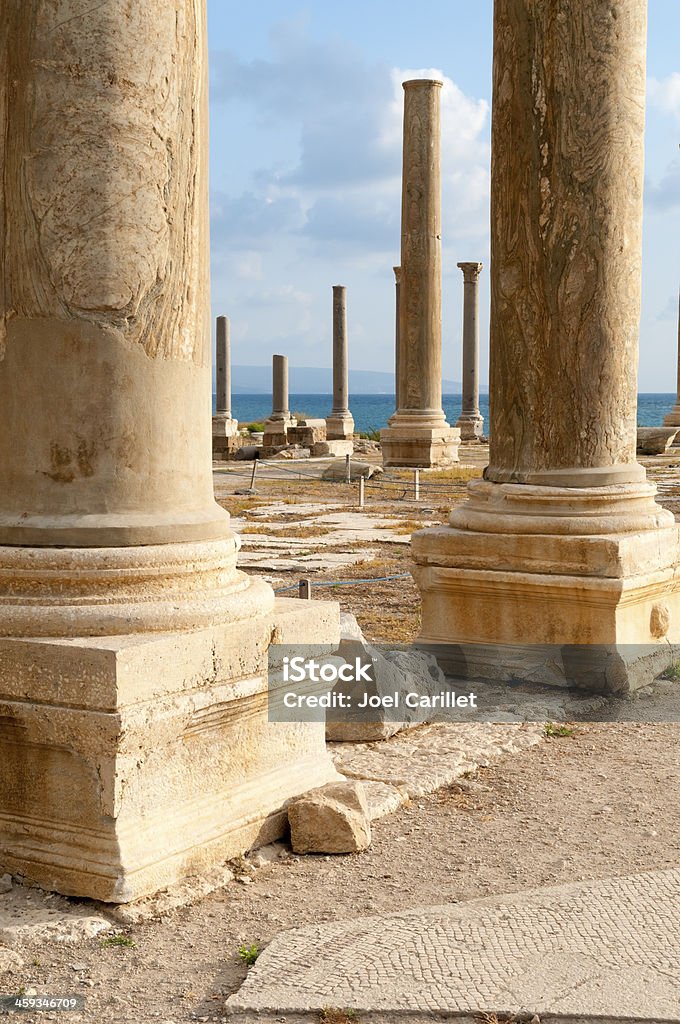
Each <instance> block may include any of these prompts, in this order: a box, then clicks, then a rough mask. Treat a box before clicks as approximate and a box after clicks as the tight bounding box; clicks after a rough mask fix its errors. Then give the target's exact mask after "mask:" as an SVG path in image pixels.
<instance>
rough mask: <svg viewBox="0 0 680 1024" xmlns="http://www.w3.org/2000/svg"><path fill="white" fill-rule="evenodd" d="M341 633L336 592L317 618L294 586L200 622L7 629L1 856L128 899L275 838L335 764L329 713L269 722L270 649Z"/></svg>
mask: <svg viewBox="0 0 680 1024" xmlns="http://www.w3.org/2000/svg"><path fill="white" fill-rule="evenodd" d="M338 641H339V622H338V607H337V605H335V604H332V603H322V602H319V603H316V602H315V604H314V616H313V621H312V617H311V616H310V615H309V609H308V608H307V607H306V605H304V604H303V602H300V601H296V600H290V599H288V600H285V599H284V600H278V601H277V602H276V603H275V606H274V610H273V611H271V612H266V613H264V614H262V615H259V616H254V617H253V618H251V619H250V620H247V621H246V620H244V621H239V622H238V623H233V624H230V623H228V622H225V623H223V624H221V625H216V626H212V627H210V628H206V629H201V630H195V631H187V632H172V633H171V632H169V633H149V634H145V635H141V634H136V635H128V636H125V635H123V636H116V637H87V638H75V639H51V638H46V639H31V638H27V639H0V777H2V779H3V786H2V788H1V789H0V864H1V865H2V867H3V868H4V869H5V870H8V871H11V872H12V873H14V874H21V875H24V876H26V877H27V878H29V879H32V880H34V881H35V882H37V883H38V884H39V885H41V886H43V887H44V888H47V889H54V890H57V891H58V892H62V893H65V894H67V895H79V896H89V897H92V898H94V899H101V900H105V901H109V902H120V903H125V902H128V901H130V900H134V899H137V898H138V897H141V896H144V895H146V894H149V893H152V892H155V891H157V890H158V889H160V888H164V887H166V886H168V885H172V884H174V883H175V882H177V881H178V880H179V879H181V878H183V877H185V876H187V875H190V874H194V873H197V872H202V871H205V870H207V869H209V868H211V867H213V866H214V865H215V864H218V863H220V862H223V861H224V860H227V859H229V858H230V857H234V856H237V855H238V854H241V853H244V852H245V851H246V850H248V849H250V848H252V847H256V846H260V845H263V844H265V843H268V842H271V841H273V840H274V839H277V838H278V837H279V836H281V835H282V834H283V831H284V828H285V823H286V812H285V810H284V805H285V804H286V802H287V801H289V800H290V799H291V798H292V797H295V796H297V795H299V794H301V793H303V792H305V791H306V790H307V789H309V787H310V785H312V786H318V785H322V784H323V783H325V782H327V781H329V780H331V779H334V778H337V773H336V772H335V770H334V768H333V766H332V764H331V762H330V760H329V758H328V755H327V753H326V749H325V742H324V727H323V724H320V725H316V724H302V723H292V724H289V723H276V724H270V723H269V721H268V713H267V707H268V702H267V651H268V647H269V645H270V643H271V642H281V643H296V644H297V643H311V642H314V643H321V644H323V645H326V644H327V645H328V650H329V651H330V650H333V649H334V647H335V646H337V643H338ZM27 695H30V696H27Z"/></svg>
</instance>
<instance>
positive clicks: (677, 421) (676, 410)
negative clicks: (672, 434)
mask: <svg viewBox="0 0 680 1024" xmlns="http://www.w3.org/2000/svg"><path fill="white" fill-rule="evenodd" d="M663 425H664V427H680V402H676V403H675V405H674V406H673V408H672V409H671V411H670V412H669V413H668V415H667V416H664V418H663ZM678 445H680V435H678V436H676V438H675V440H674V442H673V447H677V446H678Z"/></svg>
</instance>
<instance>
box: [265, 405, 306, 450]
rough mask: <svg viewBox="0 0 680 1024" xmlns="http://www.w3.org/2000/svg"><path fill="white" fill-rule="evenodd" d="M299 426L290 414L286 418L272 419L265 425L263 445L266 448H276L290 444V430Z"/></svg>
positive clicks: (277, 417)
mask: <svg viewBox="0 0 680 1024" xmlns="http://www.w3.org/2000/svg"><path fill="white" fill-rule="evenodd" d="M295 426H297V420H295V419H293V417H292V416H291V415H290V413H286V415H285V416H283V415H282V416H276V417H270V418H269V419H268V420H266V421H265V424H264V437H263V438H262V444H263V445H264V447H265V448H276V447H281V445H284V444H288V429H289V428H290V427H295Z"/></svg>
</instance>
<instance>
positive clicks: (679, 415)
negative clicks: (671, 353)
mask: <svg viewBox="0 0 680 1024" xmlns="http://www.w3.org/2000/svg"><path fill="white" fill-rule="evenodd" d="M663 422H664V426H666V427H680V293H678V394H677V399H676V402H675V405H674V406H673V408H672V409H671V411H670V412H669V413H668V415H667V416H665V417H664V421H663ZM677 443H678V442H676V444H677Z"/></svg>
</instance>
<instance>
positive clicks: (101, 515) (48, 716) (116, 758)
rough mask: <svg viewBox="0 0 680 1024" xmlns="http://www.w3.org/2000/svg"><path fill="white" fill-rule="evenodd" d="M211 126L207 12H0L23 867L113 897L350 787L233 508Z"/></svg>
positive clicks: (3, 598)
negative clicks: (256, 575) (292, 699)
mask: <svg viewBox="0 0 680 1024" xmlns="http://www.w3.org/2000/svg"><path fill="white" fill-rule="evenodd" d="M207 123H208V122H207V62H206V26H205V11H204V5H203V4H202V3H196V2H194V0H144V2H140V0H134V2H132V3H131V2H130V0H106V2H104V3H99V4H95V5H89V6H86V5H83V4H82V3H81V2H80V0H60V2H59V3H58V4H55V3H54V2H53V0H0V174H1V176H2V181H3V187H2V189H0V224H2V225H3V230H2V235H1V236H0V720H1V723H2V724H1V726H0V778H2V780H3V784H2V786H0V863H1V864H2V868H3V870H8V871H12V872H17V873H19V874H22V875H26V876H28V877H30V878H32V879H34V880H36V881H37V882H39V883H40V884H41V885H44V886H46V887H49V888H56V889H58V890H59V891H61V892H65V893H72V894H76V895H81V896H92V897H96V898H100V899H104V900H112V901H116V902H125V901H127V900H130V899H133V898H135V897H136V896H139V895H141V894H144V893H146V892H150V891H153V890H154V889H157V888H159V887H162V886H165V885H168V884H170V883H172V882H173V881H174V880H176V879H177V878H178V877H180V876H182V875H183V874H186V873H188V872H195V871H197V870H201V869H202V868H203V867H208V866H209V865H210V864H211V863H214V862H215V861H218V862H221V861H223V860H224V859H225V857H230V856H234V855H235V854H236V853H238V852H239V851H240V852H242V851H243V850H245V849H247V848H248V846H249V845H250V844H251V843H252V842H253V841H255V840H256V839H260V838H261V837H262V836H263V835H266V834H267V833H269V834H272V833H276V832H277V831H278V830H279V829H280V828H281V827H282V823H283V817H284V815H283V812H282V805H283V803H284V801H285V799H286V798H287V797H286V791H288V796H292V795H293V794H294V793H295V792H300V791H302V790H304V789H305V788H307V786H308V779H309V777H310V775H313V772H314V765H315V764H316V763H318V764H319V765H320V768H321V773H322V775H323V774H326V776H327V777H329V776H330V775H332V774H333V773H332V769H331V768H330V765H329V764H328V762H327V759H326V756H325V753H324V751H323V742H322V736H313V735H312V734H311V733H309V732H305V731H304V729H303V731H302V733H300V727H297V731H296V729H293V730H292V731H291V730H289V731H288V732H287V733H286V732H285V730H284V732H283V733H282V732H281V731H280V730H279V731H277V730H271V729H270V728H269V727H268V725H267V695H266V690H267V683H266V678H267V655H266V652H267V648H268V645H269V641H270V638H271V636H272V635H273V634H275V635H278V636H282V637H285V635H286V634H287V633H288V634H290V632H291V629H293V627H294V626H295V623H296V621H297V619H298V618H299V616H297V617H296V615H295V613H294V612H293V610H292V608H291V607H290V606H289V605H280V604H278V603H277V604H275V601H274V595H273V593H272V591H271V590H270V588H269V587H268V586H266V585H265V584H264V583H262V582H260V581H257V580H255V579H253V578H252V577H249V576H247V575H245V574H244V573H242V572H240V571H238V570H237V568H236V556H237V550H238V544H237V541H236V538H235V536H234V534H233V533H232V531H231V529H230V525H229V515H228V513H227V512H226V511H225V510H224V509H223V508H221V507H220V506H219V505H217V504H216V502H215V500H214V497H213V482H212V473H211V460H210V444H211V441H210V433H211V430H210V403H211V377H212V373H211V358H210V322H209V295H208V281H209V260H208V198H207V149H208V146H207V141H208V140H207ZM328 607H330V608H331V609H332V606H327V608H328ZM329 614H330V613H329V612H328V611H327V612H324V611H323V610H319V609H316V610H315V619H317V618H318V622H322V623H323V620H324V617H325V618H326V623H325V625H323V624H322V625H321V634H322V635H323V636H326V635H328V633H329V629H330V634H331V636H333V635H334V633H335V626H334V625H333V624H332V622H331V619H330V618H329ZM318 622H315V628H314V638H315V639H316V637H317V636H318V635H319V634H318V629H317V626H318ZM291 624H292V625H291ZM302 625H303V626H304V623H302ZM295 628H297V626H295ZM293 631H294V629H293ZM301 635H302V636H304V629H302V630H301ZM323 642H324V641H323V640H322V643H323ZM235 683H238V686H236V687H235V685H234V684H235ZM310 759H311V760H310ZM314 778H315V784H316V782H317V779H316V777H315V776H314ZM253 794H256V795H255V796H253Z"/></svg>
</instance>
